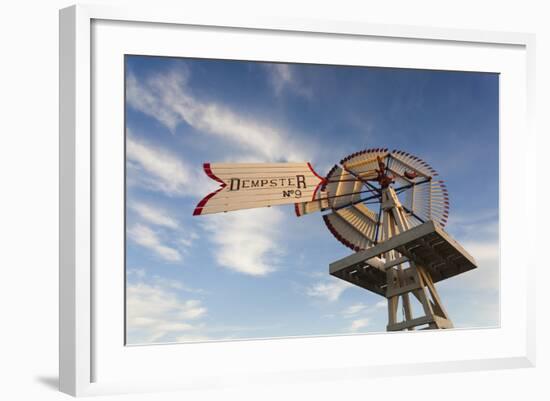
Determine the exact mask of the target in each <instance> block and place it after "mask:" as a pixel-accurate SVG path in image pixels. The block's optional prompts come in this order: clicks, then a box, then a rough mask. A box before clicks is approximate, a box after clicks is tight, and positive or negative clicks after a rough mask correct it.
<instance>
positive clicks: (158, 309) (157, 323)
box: [126, 282, 207, 344]
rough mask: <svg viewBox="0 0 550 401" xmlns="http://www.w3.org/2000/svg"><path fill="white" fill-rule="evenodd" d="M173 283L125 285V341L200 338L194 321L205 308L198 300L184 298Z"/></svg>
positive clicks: (201, 327) (164, 340)
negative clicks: (168, 284) (126, 334)
mask: <svg viewBox="0 0 550 401" xmlns="http://www.w3.org/2000/svg"><path fill="white" fill-rule="evenodd" d="M176 289H177V288H174V286H166V285H162V284H159V283H156V284H148V283H144V282H139V283H134V284H130V285H128V286H127V287H126V311H127V321H126V323H127V330H128V338H127V341H128V342H129V343H132V344H137V343H151V342H161V341H162V342H170V341H183V340H184V339H193V338H197V337H201V338H203V337H204V336H202V335H201V334H200V332H201V331H202V329H203V325H200V324H196V323H195V322H196V321H197V320H198V319H200V318H201V317H203V316H204V315H205V314H206V312H207V308H206V307H205V306H203V305H202V302H201V301H200V300H196V299H183V298H181V297H180V296H179V295H178V293H177V292H176V291H175V290H176Z"/></svg>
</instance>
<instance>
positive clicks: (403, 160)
mask: <svg viewBox="0 0 550 401" xmlns="http://www.w3.org/2000/svg"><path fill="white" fill-rule="evenodd" d="M390 158H391V159H392V161H391V162H388V163H389V164H390V165H391V168H392V169H393V170H395V171H396V173H398V174H400V175H405V172H406V171H414V172H416V173H417V174H418V175H420V176H423V177H425V178H428V177H434V176H436V175H437V171H435V170H434V169H433V168H432V167H431V166H430V165H429V164H428V163H426V162H425V161H424V160H422V159H421V158H419V157H416V156H414V155H411V154H410V153H408V152H403V151H401V150H395V149H394V150H392V151H391V153H390Z"/></svg>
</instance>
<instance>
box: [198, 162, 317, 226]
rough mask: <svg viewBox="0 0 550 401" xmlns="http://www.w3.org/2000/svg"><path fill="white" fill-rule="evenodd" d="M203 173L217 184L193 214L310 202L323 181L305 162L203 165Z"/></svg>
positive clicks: (314, 197)
mask: <svg viewBox="0 0 550 401" xmlns="http://www.w3.org/2000/svg"><path fill="white" fill-rule="evenodd" d="M203 168H204V172H205V173H206V175H208V176H209V177H210V178H212V179H213V180H215V181H218V182H219V183H220V188H219V189H218V190H217V191H215V192H212V193H211V194H209V195H207V196H205V197H204V198H203V199H202V200H201V201H200V202H199V204H198V205H197V207H196V208H195V211H194V212H193V215H195V216H196V215H201V214H209V213H220V212H229V211H232V210H240V209H251V208H257V207H266V206H273V205H285V204H293V203H296V202H301V201H312V200H315V199H316V194H317V192H318V189H319V188H320V187H321V185H322V184H323V183H324V182H325V179H324V178H322V177H321V176H319V174H317V173H316V172H315V171H314V170H313V168H312V167H311V164H309V163H307V162H304V163H234V164H232V163H212V164H211V163H205V164H204V165H203Z"/></svg>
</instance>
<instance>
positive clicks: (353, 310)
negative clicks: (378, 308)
mask: <svg viewBox="0 0 550 401" xmlns="http://www.w3.org/2000/svg"><path fill="white" fill-rule="evenodd" d="M367 307H368V306H367V305H366V304H364V303H357V304H353V305H350V306H348V307H347V308H346V309H344V310H343V311H342V314H343V315H344V316H354V315H357V314H358V313H360V312H363V311H364V310H365V309H367Z"/></svg>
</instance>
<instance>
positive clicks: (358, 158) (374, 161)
mask: <svg viewBox="0 0 550 401" xmlns="http://www.w3.org/2000/svg"><path fill="white" fill-rule="evenodd" d="M387 155H388V149H385V148H372V149H365V150H361V151H359V152H355V153H352V154H351V155H349V156H347V157H345V158H344V159H342V160H341V161H340V164H341V165H342V166H343V167H344V169H345V170H347V171H350V172H352V173H354V174H355V175H356V176H358V177H360V178H362V179H369V178H371V179H372V178H375V177H376V175H377V173H376V169H377V168H378V157H380V158H382V159H384V158H385V157H386V156H387Z"/></svg>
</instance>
